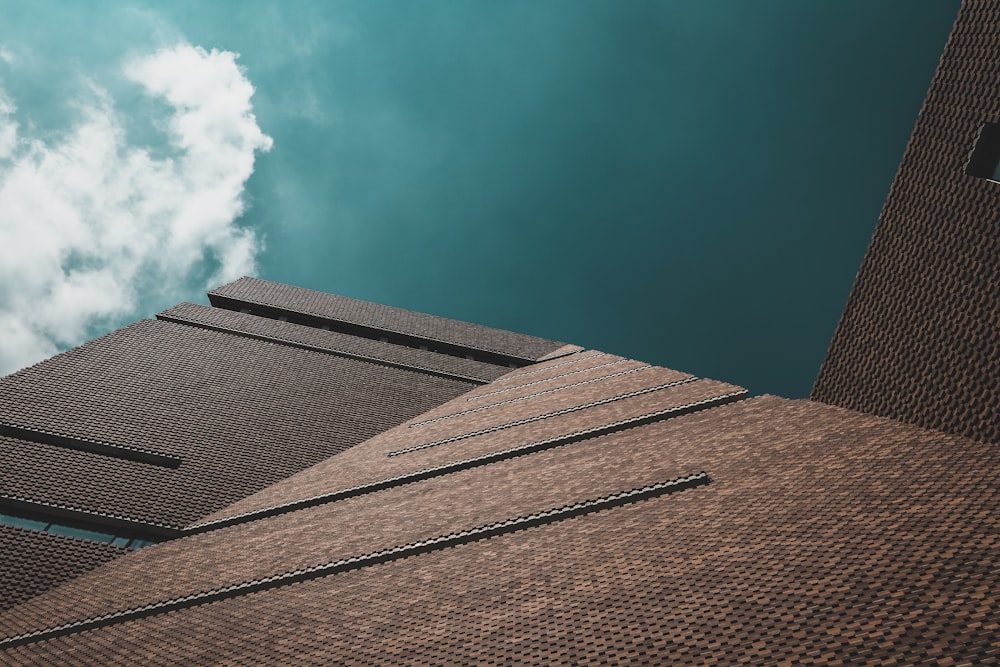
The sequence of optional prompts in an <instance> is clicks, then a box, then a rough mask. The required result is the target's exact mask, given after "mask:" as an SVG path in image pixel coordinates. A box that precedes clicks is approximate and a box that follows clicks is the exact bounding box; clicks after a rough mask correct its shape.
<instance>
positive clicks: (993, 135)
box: [965, 123, 1000, 182]
mask: <svg viewBox="0 0 1000 667" xmlns="http://www.w3.org/2000/svg"><path fill="white" fill-rule="evenodd" d="M998 166H1000V124H997V123H986V124H985V125H983V127H982V128H981V129H980V130H979V136H978V137H976V146H975V148H973V149H972V155H970V156H969V163H968V164H967V165H966V166H965V173H967V174H968V175H969V176H976V177H977V178H985V179H988V180H991V181H998V182H1000V173H998V169H997V167H998Z"/></svg>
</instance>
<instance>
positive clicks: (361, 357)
mask: <svg viewBox="0 0 1000 667" xmlns="http://www.w3.org/2000/svg"><path fill="white" fill-rule="evenodd" d="M156 317H157V319H159V320H162V321H164V322H172V323H174V324H182V325H184V326H192V327H198V328H199V329H208V330H210V331H218V332H219V333H225V334H230V335H232V336H241V337H243V338H251V339H253V340H261V341H265V342H268V343H275V344H277V345H284V346H286V347H295V348H298V349H300V350H309V351H310V352H319V353H321V354H329V355H331V356H335V357H342V358H344V359H354V360H356V361H365V362H368V363H372V364H378V365H380V366H387V367H389V368H399V369H402V370H407V371H414V372H417V373H425V374H427V375H433V376H436V377H442V378H447V379H450V380H461V381H463V382H472V383H475V384H478V385H485V384H489V382H490V380H489V379H488V378H482V377H473V376H471V375H463V374H461V373H454V372H452V371H444V370H438V369H435V368H429V367H426V366H418V365H415V364H406V363H403V362H399V361H390V360H387V359H382V358H380V357H374V356H369V355H366V354H359V353H355V352H347V351H345V350H337V349H334V348H330V347H320V346H319V345H312V344H310V343H303V342H299V341H294V340H291V339H288V338H282V337H280V336H267V335H264V334H256V333H251V332H248V331H242V330H240V329H234V328H231V327H224V326H219V325H214V324H206V323H203V322H197V321H194V320H188V319H182V318H178V317H174V316H172V315H165V314H163V313H160V314H159V315H157V316H156Z"/></svg>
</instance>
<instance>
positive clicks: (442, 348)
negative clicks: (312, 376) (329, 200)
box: [208, 292, 535, 367]
mask: <svg viewBox="0 0 1000 667" xmlns="http://www.w3.org/2000/svg"><path fill="white" fill-rule="evenodd" d="M208 300H209V302H210V303H211V304H212V305H213V306H215V307H216V308H225V309H226V310H241V309H244V308H245V309H249V310H250V314H252V315H259V316H263V317H268V318H270V319H277V318H279V317H284V318H285V319H286V321H288V322H292V323H293V324H301V325H303V326H307V327H313V328H316V329H320V328H323V327H324V326H327V327H330V331H336V332H339V333H345V334H350V335H351V336H358V337H359V338H368V339H371V340H379V339H381V338H385V339H387V342H389V343H392V344H394V345H402V346H404V347H412V348H419V347H420V346H421V345H425V346H428V347H430V348H434V351H435V352H439V353H441V354H447V355H449V356H453V357H463V358H464V357H465V355H467V354H471V355H473V356H474V357H475V358H476V359H477V360H479V361H485V362H486V363H488V364H494V365H496V366H510V365H511V364H513V365H515V366H516V367H521V366H527V365H530V364H534V363H535V360H534V359H528V358H525V357H519V356H516V355H512V354H505V353H503V352H499V351H496V350H487V349H482V348H475V347H470V346H468V345H461V344H458V343H449V342H447V341H443V340H438V339H435V338H430V337H424V336H418V335H414V334H408V333H403V332H401V331H394V330H392V329H380V328H378V327H374V326H369V325H366V324H357V323H355V322H346V321H344V320H337V319H332V318H327V317H323V316H322V315H313V314H311V313H302V312H299V311H295V310H288V309H287V308H281V307H278V306H269V305H267V304H263V303H257V302H253V301H243V300H241V299H234V298H232V297H227V296H222V295H219V294H213V293H212V292H209V293H208Z"/></svg>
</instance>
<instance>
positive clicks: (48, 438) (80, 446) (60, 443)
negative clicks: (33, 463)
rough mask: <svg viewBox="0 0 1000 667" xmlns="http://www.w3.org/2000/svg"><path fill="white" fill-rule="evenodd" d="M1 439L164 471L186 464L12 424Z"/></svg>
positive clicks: (2, 427)
mask: <svg viewBox="0 0 1000 667" xmlns="http://www.w3.org/2000/svg"><path fill="white" fill-rule="evenodd" d="M0 435H6V436H9V437H11V438H18V439H20V440H30V441H32V442H40V443H42V444H45V445H52V446H54V447H64V448H66V449H76V450H79V451H82V452H90V453H91V454H100V455H102V456H112V457H114V458H118V459H125V460H126V461H135V462H136V463H148V464H151V465H156V466H162V467H164V468H178V467H180V465H181V463H182V461H183V459H181V457H179V456H175V455H173V454H165V453H163V452H157V451H153V450H151V449H142V448H141V447H131V446H128V445H116V444H113V443H110V442H103V441H101V440H93V439H91V438H81V437H77V436H70V435H64V434H61V433H54V432H52V431H44V430H42V429H37V428H30V427H26V426H17V425H15V424H11V423H9V422H0Z"/></svg>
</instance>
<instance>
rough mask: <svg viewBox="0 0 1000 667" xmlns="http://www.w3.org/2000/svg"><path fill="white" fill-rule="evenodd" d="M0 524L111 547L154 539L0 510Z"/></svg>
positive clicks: (138, 546) (137, 544)
mask: <svg viewBox="0 0 1000 667" xmlns="http://www.w3.org/2000/svg"><path fill="white" fill-rule="evenodd" d="M0 526H11V527H13V528H19V529H21V530H28V531H31V532H33V533H42V534H45V535H59V536H61V537H72V538H76V539H78V540H86V541H87V542H96V543H98V544H107V545H110V546H113V547H122V548H125V549H129V548H131V549H141V548H142V547H146V546H149V545H150V544H154V543H155V541H154V540H145V539H142V538H138V537H132V536H131V535H120V534H118V533H117V532H108V531H107V529H102V530H96V529H95V528H93V527H89V528H84V527H81V526H71V525H69V524H64V523H58V522H56V521H49V519H48V517H37V516H34V517H28V516H23V515H16V514H5V513H3V512H0Z"/></svg>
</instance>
